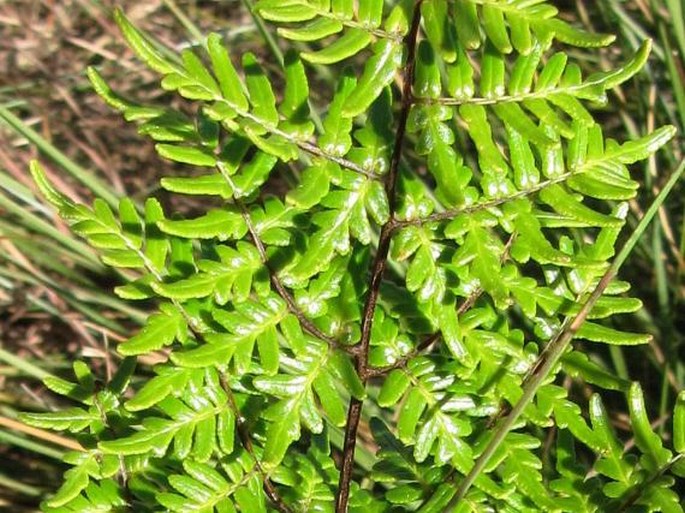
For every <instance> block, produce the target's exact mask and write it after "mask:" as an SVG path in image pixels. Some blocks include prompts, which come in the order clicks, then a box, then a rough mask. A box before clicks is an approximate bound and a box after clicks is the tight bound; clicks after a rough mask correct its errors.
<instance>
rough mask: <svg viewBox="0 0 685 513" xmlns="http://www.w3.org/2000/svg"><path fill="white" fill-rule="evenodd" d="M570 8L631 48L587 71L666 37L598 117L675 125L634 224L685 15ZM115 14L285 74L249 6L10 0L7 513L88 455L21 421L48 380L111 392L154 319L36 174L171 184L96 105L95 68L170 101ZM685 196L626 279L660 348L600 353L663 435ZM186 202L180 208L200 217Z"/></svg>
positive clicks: (0, 204)
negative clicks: (124, 292)
mask: <svg viewBox="0 0 685 513" xmlns="http://www.w3.org/2000/svg"><path fill="white" fill-rule="evenodd" d="M555 3H556V4H557V5H558V6H559V7H560V9H561V10H562V11H564V12H565V13H567V14H568V16H569V20H572V21H575V22H577V23H579V24H581V25H584V26H585V27H586V28H587V29H589V30H592V31H601V32H608V33H615V34H617V35H618V41H617V44H616V45H613V46H612V47H611V48H609V49H607V50H603V51H602V53H599V54H597V53H593V55H599V62H587V66H588V68H593V69H597V68H598V67H601V68H610V67H616V66H618V65H620V63H621V62H623V61H624V60H625V59H626V57H627V56H628V55H631V54H632V53H634V51H635V50H636V49H637V47H638V45H639V42H640V41H641V40H643V39H644V38H646V37H651V38H653V39H654V42H655V45H654V51H653V54H652V58H651V60H650V62H649V65H648V67H647V69H646V71H645V72H643V73H641V74H640V75H639V77H638V78H637V79H634V80H632V81H631V82H630V83H629V84H628V85H627V86H624V87H623V88H622V89H619V90H616V91H615V93H614V97H613V98H612V101H611V102H610V103H609V106H608V107H607V109H606V110H605V111H603V112H601V113H600V114H599V116H600V119H601V121H602V122H603V124H604V127H605V131H606V133H607V135H608V136H616V138H617V139H625V138H626V135H625V134H626V133H627V134H634V135H637V134H638V133H646V132H648V131H650V130H652V129H653V128H654V127H656V126H661V125H665V124H673V125H675V126H677V127H678V128H679V135H678V136H677V138H676V139H675V140H674V141H673V143H672V144H671V145H670V146H669V147H668V149H667V150H666V151H661V152H660V153H659V156H658V159H653V160H651V161H649V162H648V163H647V164H646V165H645V166H644V168H643V169H642V170H641V171H642V182H643V184H644V187H643V188H642V190H641V195H640V196H639V197H638V199H637V200H636V201H634V202H632V203H631V214H630V219H631V221H630V222H631V224H635V223H636V219H638V218H639V217H640V215H641V212H642V209H643V208H644V206H645V205H648V204H649V203H650V201H651V199H652V198H653V195H654V191H657V190H658V189H659V188H660V186H661V185H662V184H663V183H664V181H665V180H666V179H667V177H668V175H669V174H670V172H671V170H672V169H674V168H675V165H676V163H677V162H679V161H680V160H681V159H682V158H683V151H684V150H685V143H684V141H685V138H684V137H683V133H684V132H685V87H684V86H685V1H683V0H651V1H650V0H631V1H619V0H597V1H583V0H578V1H575V2H565V1H558V2H555ZM114 4H116V5H120V6H121V7H123V8H124V10H126V12H127V14H128V15H129V17H130V18H131V19H132V21H134V22H135V23H136V24H137V25H138V26H140V27H141V28H143V29H145V30H146V31H148V32H149V33H150V34H152V35H153V36H154V37H156V38H157V39H159V40H160V41H161V42H163V43H164V44H165V45H167V46H169V47H172V48H176V49H180V48H183V47H185V46H188V45H193V44H194V42H195V41H197V40H199V38H200V34H202V33H207V32H208V31H209V30H215V31H219V32H222V33H223V34H225V35H226V36H227V38H228V39H229V40H231V41H233V42H234V44H235V45H239V46H240V49H241V51H244V50H247V49H250V50H252V51H255V52H257V53H259V54H260V55H261V56H263V57H264V59H265V60H266V61H267V62H272V63H273V65H274V69H273V71H274V73H278V71H277V66H276V59H275V57H274V54H273V52H274V49H275V47H274V40H272V39H270V38H271V37H272V36H270V35H269V34H268V33H265V32H264V31H263V28H262V27H260V26H258V25H255V23H254V20H253V18H252V16H251V15H250V10H249V8H250V0H242V1H240V0H215V1H204V2H202V1H195V0H188V1H181V0H178V1H174V0H158V1H147V2H136V1H117V2H113V1H98V0H59V1H57V0H52V1H51V0H4V1H2V0H0V344H1V345H0V462H1V463H0V510H3V509H4V510H7V511H34V510H35V509H36V508H37V504H38V503H39V502H40V500H41V499H42V498H43V497H44V496H45V494H47V493H49V492H51V491H53V490H54V489H55V488H56V487H57V486H58V485H59V483H60V480H61V475H62V472H63V470H64V469H63V468H62V464H61V462H60V458H61V454H62V453H63V452H64V451H65V450H68V449H69V448H70V447H72V446H73V442H72V441H70V440H69V439H66V438H60V437H57V436H55V435H53V434H49V433H46V432H42V431H39V430H35V429H29V428H27V427H26V426H24V425H23V424H21V423H20V422H18V421H17V420H16V415H17V412H18V411H21V410H26V409H34V408H39V409H46V408H47V409H50V408H57V407H59V404H58V403H56V401H58V399H56V396H54V395H53V394H50V393H47V392H46V391H45V390H44V388H43V387H42V385H41V382H40V379H41V378H42V377H43V376H45V375H46V373H51V374H56V375H63V374H64V373H65V372H67V371H68V370H69V368H70V365H71V362H72V361H73V360H74V359H84V360H86V361H87V362H88V363H89V365H90V366H91V367H92V368H94V369H95V370H96V372H97V373H98V374H99V375H100V376H102V377H103V378H106V377H107V376H108V373H109V372H110V371H111V367H112V361H111V349H110V346H114V345H115V343H116V342H117V341H118V340H120V339H123V338H126V337H127V336H128V335H129V334H130V333H132V332H133V331H134V330H135V329H136V326H137V325H139V323H141V322H142V320H143V319H144V318H145V315H146V314H145V311H144V309H141V310H139V309H134V308H133V307H132V306H131V305H130V304H125V303H123V302H120V301H119V300H117V299H116V298H114V297H113V296H112V294H111V289H112V287H113V286H114V285H115V284H117V283H118V278H117V276H115V275H114V274H112V272H111V271H109V270H107V269H105V267H104V266H103V265H102V264H101V263H100V262H99V261H98V259H97V258H96V257H95V256H94V253H93V251H92V250H91V249H90V248H88V247H87V246H86V245H84V244H83V243H82V242H80V241H79V240H77V239H76V238H74V237H73V236H72V235H71V234H70V233H69V232H68V231H67V230H66V229H65V228H64V227H63V226H61V225H60V224H59V221H58V220H57V219H56V218H55V217H54V215H53V213H52V209H50V208H48V207H47V206H45V205H44V204H42V203H41V202H40V201H39V200H38V199H37V197H36V196H35V195H34V190H33V185H32V184H31V180H30V178H29V175H28V172H27V169H28V161H29V159H31V158H34V157H36V156H40V157H41V160H42V162H44V163H45V164H46V168H47V169H48V173H49V176H50V178H51V179H52V180H53V181H55V182H56V183H57V184H59V186H60V188H62V190H66V191H68V192H69V194H70V195H71V196H72V197H74V198H76V199H78V200H79V201H83V202H88V200H89V198H90V197H92V196H94V195H99V196H107V195H112V194H115V195H120V194H122V195H123V194H128V195H131V196H133V197H134V198H136V197H137V198H141V197H145V196H147V195H149V194H150V193H151V192H153V191H151V190H150V187H151V184H156V183H157V177H158V176H160V175H162V174H164V168H165V166H167V165H168V164H166V163H165V162H164V161H162V160H161V159H160V158H159V157H158V156H157V155H156V153H155V152H154V149H153V147H152V144H150V143H148V142H145V141H144V140H143V139H142V138H140V137H139V136H138V135H137V134H136V132H135V129H134V128H133V127H131V126H128V125H126V124H125V122H124V121H122V120H121V119H120V116H119V115H118V114H117V113H114V112H112V111H111V110H110V109H109V108H108V107H107V106H105V105H104V104H103V103H102V102H101V101H100V99H99V98H97V97H96V96H95V94H94V93H93V92H92V91H91V90H90V86H89V84H88V81H87V79H86V77H85V74H84V70H85V67H86V65H95V66H97V67H98V69H99V70H100V72H101V73H102V74H103V75H104V76H105V77H106V78H107V79H108V81H109V82H110V84H111V85H112V86H113V87H114V88H115V89H116V90H117V91H118V92H119V93H121V94H122V95H124V96H126V95H127V93H128V92H129V91H131V92H132V91H135V94H131V96H135V97H136V98H138V99H141V100H143V99H149V100H155V98H145V95H148V96H151V95H155V94H159V93H158V92H157V90H156V88H153V87H151V84H153V83H154V81H155V77H154V76H153V75H152V74H151V73H149V72H148V71H147V70H146V69H144V67H143V65H142V64H140V63H139V61H137V60H136V59H134V58H133V56H132V54H131V52H130V51H129V50H127V49H126V47H125V45H124V44H123V40H122V38H121V36H120V35H119V32H118V31H117V29H116V27H115V26H114V23H113V21H112V19H111V16H110V10H111V8H112V7H113V6H114ZM275 44H276V45H277V44H278V42H277V41H276V42H275ZM122 69H125V70H127V71H126V73H121V70H122ZM316 80H320V81H326V80H327V76H326V75H325V74H324V73H322V74H321V75H320V76H318V77H316ZM164 100H165V101H170V100H171V96H169V98H165V99H164ZM313 100H314V103H315V104H316V102H317V98H316V94H314V99H313ZM636 171H637V170H636ZM638 172H639V171H638ZM683 192H684V187H683V185H682V184H681V185H680V186H679V188H678V190H676V191H675V192H674V193H673V194H672V195H671V197H670V199H669V202H668V204H667V205H666V206H665V207H664V208H663V209H662V211H661V212H660V215H659V217H658V220H657V221H656V222H655V223H654V224H653V225H652V227H651V228H650V230H649V231H648V232H647V233H646V235H645V237H644V238H643V239H642V241H641V243H640V245H639V246H638V248H637V250H636V251H635V252H634V253H633V255H632V257H631V260H630V262H629V263H628V264H627V265H626V266H625V267H624V269H623V271H622V277H623V278H624V279H627V280H629V281H631V282H632V283H633V291H634V295H635V296H636V297H640V298H642V299H643V301H644V302H645V308H644V309H643V310H641V311H640V312H638V313H637V314H635V315H633V316H632V317H630V316H623V317H622V318H623V320H624V321H625V322H626V323H627V325H626V326H625V328H626V329H630V330H631V331H645V332H648V333H651V334H653V335H654V342H653V343H652V344H651V345H649V346H642V347H638V348H630V349H627V350H623V349H622V348H620V347H617V346H611V347H609V348H607V349H604V348H602V347H601V346H598V345H595V346H592V348H591V349H592V350H594V351H597V352H598V353H597V354H596V357H597V358H600V359H602V360H604V362H605V363H606V364H607V365H608V366H610V367H611V368H613V369H614V370H615V371H616V372H617V374H619V375H620V376H621V377H623V378H626V379H635V380H639V381H641V382H642V384H643V387H644V389H645V394H646V396H647V402H648V407H649V408H650V412H649V413H650V417H651V418H655V419H657V420H656V422H657V423H658V424H659V425H661V424H664V423H666V422H667V421H669V420H670V419H669V413H668V408H667V405H668V404H669V403H672V401H673V397H674V396H675V393H677V391H679V390H682V389H683V388H685V365H684V363H685V360H684V357H685V344H683V341H684V338H685V315H683V314H684V313H685V308H684V304H685V217H684V215H683V213H684V210H685V201H684V198H685V195H684V194H683ZM176 201H178V200H176ZM183 201H184V202H185V203H183V204H177V205H174V206H173V207H174V208H175V209H182V210H187V211H193V210H194V209H196V207H197V205H194V204H193V203H192V202H190V201H188V200H186V199H184V200H183ZM140 308H144V305H143V306H141V307H140ZM148 363H152V362H148ZM138 372H140V373H143V374H144V373H145V369H144V368H142V369H141V370H139V371H138ZM578 393H581V394H582V393H583V390H580V391H578ZM608 399H609V400H608V401H607V406H608V407H610V408H611V411H610V415H611V418H612V421H613V423H614V425H615V428H616V429H617V430H618V432H619V433H622V432H623V433H625V432H626V430H625V428H626V427H627V420H626V413H625V411H624V409H625V406H624V401H623V400H621V399H620V397H618V396H617V397H616V398H615V399H616V401H615V403H612V402H611V401H610V399H611V396H609V398H608ZM657 427H658V426H657ZM626 443H628V444H631V443H632V441H631V440H630V439H627V440H626Z"/></svg>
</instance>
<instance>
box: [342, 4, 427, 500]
mask: <svg viewBox="0 0 685 513" xmlns="http://www.w3.org/2000/svg"><path fill="white" fill-rule="evenodd" d="M422 3H423V0H415V2H414V12H413V15H412V21H411V27H410V29H409V32H408V33H407V35H406V37H405V40H404V45H405V49H406V52H407V60H406V63H405V65H404V70H403V79H404V83H403V88H402V107H401V110H400V113H399V118H398V122H397V131H396V132H395V145H394V148H393V152H392V157H391V159H390V170H389V171H388V175H387V178H386V182H385V192H386V195H387V197H388V204H389V211H390V215H389V219H388V221H387V222H386V223H385V224H384V225H383V227H382V228H381V234H380V237H379V240H378V249H377V250H376V256H375V258H374V262H373V266H372V270H371V279H370V281H369V287H368V290H369V292H368V295H367V297H366V302H365V304H364V311H363V313H362V322H361V337H360V340H359V343H358V344H357V347H358V349H359V351H358V353H357V358H356V364H357V372H358V373H359V377H360V379H361V380H362V382H363V383H364V384H366V382H367V380H368V378H369V376H370V374H371V373H370V371H369V348H370V344H371V330H372V328H373V317H374V312H375V310H376V303H377V301H378V296H379V294H380V288H381V282H382V280H383V274H384V272H385V267H386V265H387V261H388V252H389V250H390V241H391V239H392V235H393V233H394V231H395V228H396V224H397V221H396V219H395V208H396V197H395V196H396V194H395V189H396V187H397V177H398V175H399V168H400V161H401V159H402V152H403V149H404V142H405V135H406V129H407V120H408V118H409V110H410V109H411V106H412V104H413V103H414V96H413V94H412V84H413V83H414V65H415V60H416V42H417V37H418V33H419V26H420V24H421V4H422ZM363 404H364V402H363V400H361V399H357V398H354V397H353V398H351V399H350V406H349V409H348V412H347V421H346V423H345V441H344V445H343V455H342V465H341V468H340V480H339V482H338V493H337V495H336V498H335V499H336V500H335V511H336V513H346V512H347V507H348V502H349V496H350V485H351V483H352V470H353V468H354V454H355V448H356V445H357V431H358V429H359V421H360V420H361V413H362V407H363Z"/></svg>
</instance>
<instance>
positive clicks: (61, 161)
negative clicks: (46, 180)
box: [0, 105, 119, 206]
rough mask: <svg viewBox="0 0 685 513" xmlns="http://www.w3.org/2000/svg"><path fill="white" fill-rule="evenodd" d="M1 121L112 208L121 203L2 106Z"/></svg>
mask: <svg viewBox="0 0 685 513" xmlns="http://www.w3.org/2000/svg"><path fill="white" fill-rule="evenodd" d="M0 121H4V122H5V123H6V124H7V125H9V127H10V128H12V130H14V131H15V132H16V133H18V134H19V135H21V136H23V137H26V139H28V140H29V142H31V143H32V144H34V145H35V146H36V147H37V148H38V149H39V150H40V151H42V152H43V153H45V154H46V155H47V156H48V157H50V158H51V159H52V160H53V161H54V162H55V163H57V164H58V165H59V166H61V167H62V168H64V170H65V171H67V172H68V173H69V174H70V175H72V176H73V177H74V178H76V179H77V180H78V181H79V182H81V183H82V184H83V185H85V186H86V187H88V188H89V189H90V190H91V191H92V192H93V193H94V194H95V195H97V196H99V197H101V198H102V199H103V200H105V201H106V202H107V203H109V204H110V205H112V206H116V205H117V204H118V203H119V197H118V196H117V195H116V194H114V193H113V192H112V190H111V189H110V187H108V186H107V185H105V184H103V183H102V182H101V181H100V180H98V178H97V177H96V176H95V174H94V173H92V172H90V171H88V170H86V169H84V168H82V167H81V166H79V165H78V164H76V163H75V162H74V161H72V160H71V159H70V158H69V157H67V156H66V155H65V154H64V153H62V152H61V151H59V150H58V149H57V148H55V147H54V146H53V145H52V144H50V142H49V141H47V140H46V139H44V138H43V137H42V136H41V135H40V134H39V133H38V132H36V131H35V130H34V129H33V128H31V127H29V126H28V125H27V124H26V123H24V122H23V121H22V120H21V119H19V118H18V117H17V116H15V115H14V114H12V113H11V112H10V111H9V110H8V109H6V108H5V107H3V106H1V105H0Z"/></svg>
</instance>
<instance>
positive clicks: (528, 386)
mask: <svg viewBox="0 0 685 513" xmlns="http://www.w3.org/2000/svg"><path fill="white" fill-rule="evenodd" d="M684 171H685V160H683V161H681V163H680V165H679V166H678V168H677V169H676V170H675V171H674V173H673V174H672V175H671V177H670V179H669V180H668V182H667V183H666V185H665V186H664V188H663V189H662V190H661V192H659V194H658V196H657V197H656V198H655V199H654V201H653V202H652V204H651V205H650V207H649V209H648V210H647V212H645V215H644V217H643V218H642V219H641V220H640V223H639V224H638V225H637V227H636V228H635V230H634V231H633V233H632V234H631V235H630V237H629V238H628V240H627V241H626V243H625V245H624V246H623V247H622V249H621V251H620V252H619V253H618V255H617V256H616V258H615V259H614V261H613V262H612V264H611V266H610V267H609V269H607V271H606V272H605V273H604V275H603V276H602V278H601V279H600V280H599V283H598V284H597V286H596V287H595V289H594V290H593V291H592V293H591V294H590V296H589V297H588V298H587V300H586V301H585V303H584V304H583V306H582V307H581V309H580V311H579V312H578V314H577V315H576V316H575V317H573V318H572V319H567V320H566V322H564V323H563V325H562V326H561V328H560V329H559V331H558V332H557V334H556V335H555V336H554V338H552V340H550V342H549V343H548V345H547V347H546V348H545V350H544V351H543V352H542V353H541V354H540V356H539V357H538V360H537V362H536V363H535V365H534V366H533V369H532V370H531V373H530V374H529V375H528V377H527V378H526V380H525V381H524V383H523V394H522V396H521V398H520V399H519V401H518V402H517V403H516V405H515V406H514V407H513V408H512V410H511V411H510V412H509V414H508V415H507V416H506V417H504V419H502V420H501V421H500V423H499V424H498V425H497V427H496V428H495V433H494V434H493V436H492V439H491V440H490V442H489V443H488V445H487V447H486V448H485V450H484V451H483V453H482V454H481V455H480V457H479V458H478V460H476V463H475V465H474V466H473V468H472V469H471V471H470V472H469V474H468V475H467V476H466V477H465V478H464V480H463V481H462V482H461V484H460V486H459V488H458V489H457V493H456V494H455V496H454V497H453V498H452V500H451V501H450V502H449V504H448V506H447V507H446V508H445V510H446V511H451V510H453V509H454V508H455V507H456V506H457V505H458V504H459V502H460V501H461V500H462V499H463V498H464V497H465V496H466V493H467V492H468V490H469V489H470V488H471V485H473V483H474V482H475V481H476V479H477V478H478V476H479V475H480V474H481V472H483V470H484V468H485V467H486V466H487V464H488V463H489V461H490V459H491V458H492V456H493V455H494V454H495V452H496V451H497V449H498V448H499V446H500V445H501V444H502V442H503V441H504V439H505V438H506V436H507V434H509V431H510V430H511V428H512V427H513V425H514V424H515V423H516V421H517V420H518V418H519V417H520V416H521V413H523V410H524V409H525V408H526V407H527V406H528V404H529V403H530V402H531V401H532V400H533V398H534V397H535V394H536V393H537V391H538V389H539V388H540V386H541V385H542V384H543V383H544V382H545V381H546V380H547V378H548V377H549V375H550V373H551V372H552V370H553V369H554V367H555V366H556V364H557V363H558V361H559V359H560V358H561V356H562V355H563V354H564V353H565V352H566V350H567V349H568V347H569V344H570V343H571V340H572V339H573V337H574V335H575V334H576V333H577V331H578V330H579V329H580V327H581V326H582V325H583V323H584V322H585V320H586V319H587V316H588V315H589V313H590V311H591V310H592V308H593V307H594V305H595V303H596V302H597V300H599V298H600V297H601V296H602V294H603V293H604V291H605V289H606V288H607V286H608V285H609V284H610V283H611V281H612V280H613V279H614V277H615V276H616V275H617V274H618V271H619V269H620V268H621V266H622V265H623V264H624V263H625V261H626V259H627V258H628V256H629V255H630V253H631V252H632V250H633V248H634V247H635V245H636V244H637V243H638V241H639V240H640V237H641V236H642V235H643V233H644V232H645V230H646V229H647V227H648V226H649V224H650V222H651V221H652V219H653V218H654V216H655V215H656V214H657V212H658V211H659V208H660V207H661V205H662V204H663V203H664V201H665V200H666V198H667V197H668V195H669V193H670V192H671V190H672V189H673V187H674V186H675V184H676V183H677V181H678V180H679V178H680V177H681V175H682V174H683V172H684Z"/></svg>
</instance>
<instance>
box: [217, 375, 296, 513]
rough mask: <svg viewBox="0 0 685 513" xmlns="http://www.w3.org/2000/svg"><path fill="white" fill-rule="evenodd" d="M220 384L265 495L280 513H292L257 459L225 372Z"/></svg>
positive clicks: (241, 441) (220, 377)
mask: <svg viewBox="0 0 685 513" xmlns="http://www.w3.org/2000/svg"><path fill="white" fill-rule="evenodd" d="M219 382H220V383H221V388H222V389H223V391H224V392H226V396H227V397H228V407H229V408H230V409H231V411H232V412H233V417H234V418H235V423H236V429H237V431H238V436H239V437H240V443H241V444H242V446H243V447H244V448H245V450H246V451H247V453H248V454H249V455H250V456H251V457H252V459H253V460H254V462H255V469H256V470H257V472H258V473H259V474H260V475H261V476H262V482H263V484H264V493H266V495H267V497H269V500H270V501H271V503H272V504H273V505H274V506H275V508H276V509H277V510H278V511H280V512H281V513H292V511H293V510H292V509H291V508H290V506H288V505H287V504H286V503H285V502H284V501H283V498H282V497H281V496H280V495H279V493H278V491H277V490H276V487H275V486H274V484H273V483H272V482H271V479H270V478H269V475H268V474H267V472H266V471H265V470H264V467H262V464H261V463H260V462H259V459H258V458H257V455H256V454H255V452H254V446H253V445H252V439H251V438H250V433H249V431H248V430H247V429H245V423H244V422H243V420H242V416H241V414H240V409H239V408H238V404H237V403H236V401H235V396H234V395H233V390H232V389H231V386H230V385H229V384H228V380H227V379H226V375H225V374H224V373H223V372H222V373H220V374H219Z"/></svg>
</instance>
